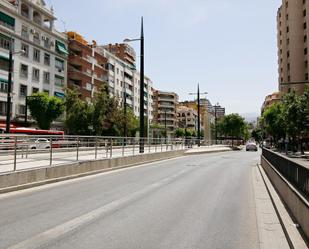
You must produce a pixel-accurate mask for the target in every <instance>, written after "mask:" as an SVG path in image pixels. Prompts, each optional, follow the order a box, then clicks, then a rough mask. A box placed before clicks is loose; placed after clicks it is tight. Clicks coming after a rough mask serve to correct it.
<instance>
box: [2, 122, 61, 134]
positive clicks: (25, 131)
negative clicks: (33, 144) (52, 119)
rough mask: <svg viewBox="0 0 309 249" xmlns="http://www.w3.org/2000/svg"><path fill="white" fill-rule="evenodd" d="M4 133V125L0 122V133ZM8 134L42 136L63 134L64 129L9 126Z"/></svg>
mask: <svg viewBox="0 0 309 249" xmlns="http://www.w3.org/2000/svg"><path fill="white" fill-rule="evenodd" d="M4 133H5V127H4V126H3V125H1V124H0V134H4ZM10 134H20V135H42V136H62V137H63V136H64V131H55V130H39V129H35V128H26V127H14V126H12V127H11V128H10Z"/></svg>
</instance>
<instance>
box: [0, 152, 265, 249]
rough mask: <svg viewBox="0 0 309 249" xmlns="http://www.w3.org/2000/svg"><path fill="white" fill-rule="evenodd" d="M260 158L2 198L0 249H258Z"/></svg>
mask: <svg viewBox="0 0 309 249" xmlns="http://www.w3.org/2000/svg"><path fill="white" fill-rule="evenodd" d="M259 155H260V154H259V153H255V152H226V153H217V154H207V155H196V156H187V157H181V158H176V159H171V160H166V161H162V162H157V163H152V164H148V165H144V166H138V167H134V168H130V169H124V170H119V171H113V172H109V173H105V174H100V175H96V176H90V177H85V178H81V179H75V180H71V181H68V182H62V183H56V184H52V185H47V186H43V187H38V188H34V189H29V190H24V191H20V192H16V193H11V194H5V195H2V196H0V248H1V249H2V248H10V249H13V248H14V249H17V248H23V249H27V248H32V249H34V248H48V249H51V248H53V249H66V248H67V249H72V248H74V249H75V248H76V249H77V248H78V249H84V248H85V249H89V248H91V249H96V248H98V249H99V248H100V249H102V248H106V249H122V248H123V249H139V248H140V249H208V248H209V249H216V248H218V249H222V248H225V249H226V248H235V249H242V248H243V249H248V248H250V249H256V248H259V238H258V230H257V218H256V210H255V201H254V193H253V186H252V173H251V172H252V167H254V166H255V165H256V164H257V163H258V161H259Z"/></svg>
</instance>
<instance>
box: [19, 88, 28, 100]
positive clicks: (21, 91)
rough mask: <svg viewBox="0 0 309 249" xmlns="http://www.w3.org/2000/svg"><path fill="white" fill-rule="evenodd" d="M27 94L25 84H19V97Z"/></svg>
mask: <svg viewBox="0 0 309 249" xmlns="http://www.w3.org/2000/svg"><path fill="white" fill-rule="evenodd" d="M26 96H27V86H25V85H20V88H19V97H23V98H24V97H26Z"/></svg>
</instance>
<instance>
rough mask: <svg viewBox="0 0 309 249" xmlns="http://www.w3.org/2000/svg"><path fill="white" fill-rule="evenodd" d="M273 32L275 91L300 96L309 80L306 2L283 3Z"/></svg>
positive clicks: (308, 12) (289, 0)
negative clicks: (275, 44) (275, 40)
mask: <svg viewBox="0 0 309 249" xmlns="http://www.w3.org/2000/svg"><path fill="white" fill-rule="evenodd" d="M277 29H278V64H279V91H280V92H283V93H287V92H290V91H291V90H295V92H296V93H297V94H302V93H303V92H304V89H305V82H307V83H308V80H309V68H308V60H309V53H308V49H309V1H308V0H283V1H282V5H281V7H280V8H279V9H278V14H277Z"/></svg>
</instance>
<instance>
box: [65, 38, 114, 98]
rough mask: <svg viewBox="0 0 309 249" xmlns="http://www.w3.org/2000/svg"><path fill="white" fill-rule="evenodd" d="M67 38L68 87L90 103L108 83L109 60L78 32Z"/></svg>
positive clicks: (94, 44)
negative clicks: (107, 67) (96, 93)
mask: <svg viewBox="0 0 309 249" xmlns="http://www.w3.org/2000/svg"><path fill="white" fill-rule="evenodd" d="M67 36H68V44H69V57H68V87H69V88H70V89H74V88H77V89H78V90H79V91H80V92H81V98H82V99H83V100H86V101H88V102H90V101H91V100H92V98H93V97H94V93H95V92H97V91H99V90H100V88H101V87H103V86H104V85H105V84H106V82H107V74H108V71H107V69H106V65H107V58H106V57H104V56H103V55H102V54H100V53H99V52H98V50H97V45H96V43H95V42H93V43H92V44H90V43H88V42H87V41H86V40H85V39H84V38H83V37H82V36H81V35H80V34H78V33H76V32H67Z"/></svg>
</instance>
